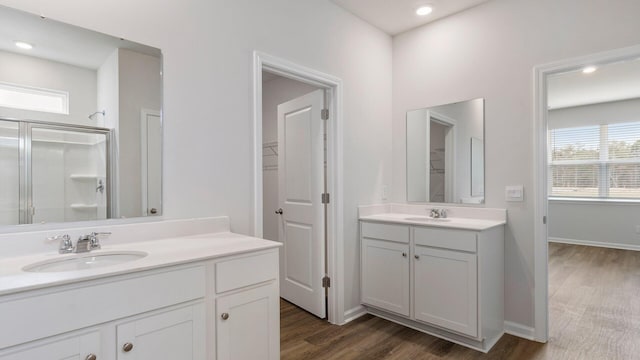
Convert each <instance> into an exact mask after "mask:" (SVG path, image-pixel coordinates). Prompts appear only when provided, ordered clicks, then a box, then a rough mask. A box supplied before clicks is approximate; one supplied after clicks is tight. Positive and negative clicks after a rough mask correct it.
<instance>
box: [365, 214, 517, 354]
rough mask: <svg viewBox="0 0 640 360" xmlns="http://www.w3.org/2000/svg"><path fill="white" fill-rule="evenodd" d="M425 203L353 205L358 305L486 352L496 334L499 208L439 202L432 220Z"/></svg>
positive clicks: (500, 313)
mask: <svg viewBox="0 0 640 360" xmlns="http://www.w3.org/2000/svg"><path fill="white" fill-rule="evenodd" d="M440 207H442V206H440ZM426 209H427V206H417V205H404V206H403V205H393V204H392V205H383V206H379V207H377V209H376V207H375V206H374V207H361V208H360V245H361V247H360V249H361V299H362V304H363V305H364V306H365V308H366V309H367V311H368V312H369V313H370V314H373V315H376V316H379V317H382V318H385V319H387V320H391V321H394V322H396V323H399V324H402V325H405V326H408V327H411V328H414V329H416V330H420V331H423V332H425V333H428V334H431V335H434V336H437V337H441V338H443V339H446V340H449V341H452V342H455V343H458V344H461V345H464V346H467V347H470V348H473V349H476V350H480V351H483V352H487V351H489V350H490V349H491V347H492V346H493V345H494V344H495V343H496V342H497V341H498V340H499V339H500V337H501V336H502V335H503V333H504V224H505V222H506V211H505V210H499V209H478V208H475V209H474V208H462V207H461V208H451V207H447V210H448V212H449V217H447V218H432V217H430V216H428V215H427V211H426ZM462 216H465V217H462Z"/></svg>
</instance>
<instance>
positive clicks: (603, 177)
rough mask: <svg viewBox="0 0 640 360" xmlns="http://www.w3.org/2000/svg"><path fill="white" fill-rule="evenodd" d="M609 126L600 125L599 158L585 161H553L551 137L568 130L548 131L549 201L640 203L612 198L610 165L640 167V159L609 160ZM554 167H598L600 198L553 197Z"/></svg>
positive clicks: (629, 199) (634, 199)
mask: <svg viewBox="0 0 640 360" xmlns="http://www.w3.org/2000/svg"><path fill="white" fill-rule="evenodd" d="M629 123H631V124H633V123H637V124H639V125H640V121H634V122H629ZM609 125H612V124H600V125H599V135H600V136H599V140H598V146H599V158H598V159H597V160H596V159H585V160H556V161H553V147H552V146H551V143H550V142H551V139H552V138H553V136H552V135H551V133H552V131H554V130H558V129H567V128H556V129H547V139H548V141H549V144H548V146H547V148H548V151H547V152H548V154H547V163H548V176H547V178H548V179H547V188H548V192H547V199H548V200H550V201H556V202H578V203H585V204H587V203H638V202H640V197H637V198H624V197H610V186H611V179H610V177H609V165H617V164H639V165H640V157H638V158H627V159H609ZM554 165H597V166H598V169H599V170H598V196H597V197H591V196H575V197H574V196H561V195H553V194H552V192H553V188H554V186H553V166H554ZM638 189H640V187H638Z"/></svg>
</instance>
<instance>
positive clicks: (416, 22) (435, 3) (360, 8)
mask: <svg viewBox="0 0 640 360" xmlns="http://www.w3.org/2000/svg"><path fill="white" fill-rule="evenodd" d="M331 1H333V2H334V3H336V4H338V5H339V6H341V7H343V8H345V9H346V10H347V11H349V12H351V13H352V14H354V15H356V16H358V17H360V18H361V19H363V20H364V21H366V22H368V23H370V24H372V25H373V26H375V27H377V28H379V29H380V30H382V31H384V32H386V33H387V34H390V35H397V34H400V33H402V32H405V31H407V30H410V29H413V28H415V27H418V26H421V25H424V24H427V23H430V22H432V21H435V20H438V19H441V18H443V17H446V16H449V15H452V14H455V13H458V12H460V11H463V10H466V9H469V8H471V7H474V6H476V5H479V4H482V3H485V2H487V1H489V0H331ZM423 5H430V6H431V7H433V12H432V13H431V14H429V15H426V16H418V15H416V9H418V8H419V7H420V6H423Z"/></svg>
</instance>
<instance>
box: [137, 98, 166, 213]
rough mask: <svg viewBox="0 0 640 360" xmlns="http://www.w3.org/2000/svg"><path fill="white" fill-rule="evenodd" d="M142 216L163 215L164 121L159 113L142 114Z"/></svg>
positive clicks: (148, 111)
mask: <svg viewBox="0 0 640 360" xmlns="http://www.w3.org/2000/svg"><path fill="white" fill-rule="evenodd" d="M140 133H141V139H140V140H141V141H140V143H141V149H140V150H141V156H140V158H141V159H140V160H141V165H142V166H141V168H142V173H141V179H140V180H141V181H140V183H141V185H142V191H141V193H142V214H143V216H155V215H160V214H162V120H161V117H160V112H159V111H153V110H146V109H143V110H142V114H141V131H140Z"/></svg>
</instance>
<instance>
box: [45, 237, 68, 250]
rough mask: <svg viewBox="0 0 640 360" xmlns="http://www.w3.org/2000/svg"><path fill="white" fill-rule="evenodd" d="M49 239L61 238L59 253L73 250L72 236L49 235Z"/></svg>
mask: <svg viewBox="0 0 640 360" xmlns="http://www.w3.org/2000/svg"><path fill="white" fill-rule="evenodd" d="M47 240H49V241H57V240H60V245H59V246H58V253H60V254H68V253H72V252H73V241H71V236H69V235H67V234H64V235H56V236H51V237H48V238H47Z"/></svg>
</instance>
